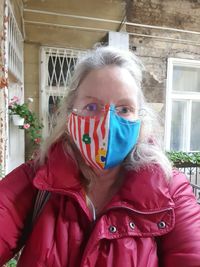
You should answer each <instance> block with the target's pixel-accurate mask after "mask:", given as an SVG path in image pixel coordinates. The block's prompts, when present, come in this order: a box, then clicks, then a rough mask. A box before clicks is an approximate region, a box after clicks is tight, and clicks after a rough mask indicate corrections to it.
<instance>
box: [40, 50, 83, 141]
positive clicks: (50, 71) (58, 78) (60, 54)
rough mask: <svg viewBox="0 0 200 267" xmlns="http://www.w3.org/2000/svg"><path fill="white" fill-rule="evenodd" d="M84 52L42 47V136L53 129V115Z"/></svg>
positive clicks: (45, 135)
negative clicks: (78, 59)
mask: <svg viewBox="0 0 200 267" xmlns="http://www.w3.org/2000/svg"><path fill="white" fill-rule="evenodd" d="M83 53H84V51H81V50H76V49H66V48H52V47H42V49H41V71H40V73H41V78H40V82H41V85H40V114H41V118H42V121H43V125H44V128H43V136H44V137H47V136H48V135H49V134H50V133H51V132H52V129H53V128H54V127H55V124H56V121H55V113H56V111H57V110H58V108H59V106H60V103H61V101H62V99H63V97H64V96H65V95H66V93H67V89H68V87H69V83H70V80H71V77H72V73H73V70H74V66H75V64H76V61H77V58H78V57H79V55H81V54H83Z"/></svg>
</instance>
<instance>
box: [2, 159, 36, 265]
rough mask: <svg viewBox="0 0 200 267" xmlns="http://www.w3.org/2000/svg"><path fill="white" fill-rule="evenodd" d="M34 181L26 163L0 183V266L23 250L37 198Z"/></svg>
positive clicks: (31, 169)
mask: <svg viewBox="0 0 200 267" xmlns="http://www.w3.org/2000/svg"><path fill="white" fill-rule="evenodd" d="M33 177H34V170H33V167H31V164H28V163H26V164H23V165H21V166H19V167H18V168H16V169H15V170H14V171H12V172H11V173H10V174H8V175H7V176H6V177H5V178H4V179H3V180H1V181H0V266H2V265H3V264H4V263H5V262H7V261H8V260H9V259H10V258H12V257H13V255H14V253H16V252H17V251H18V250H19V249H20V248H21V246H22V243H23V240H22V237H23V236H22V232H23V235H24V234H25V232H26V228H27V227H26V226H28V225H29V224H28V220H29V221H30V217H31V214H32V209H33V204H34V198H35V194H36V189H34V187H33V185H32V180H33Z"/></svg>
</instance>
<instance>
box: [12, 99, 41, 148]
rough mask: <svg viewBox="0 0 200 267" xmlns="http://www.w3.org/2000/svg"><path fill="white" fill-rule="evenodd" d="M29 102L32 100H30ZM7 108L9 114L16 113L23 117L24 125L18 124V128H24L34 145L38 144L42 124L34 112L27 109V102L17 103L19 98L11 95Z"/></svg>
mask: <svg viewBox="0 0 200 267" xmlns="http://www.w3.org/2000/svg"><path fill="white" fill-rule="evenodd" d="M29 99H31V98H29ZM29 102H32V100H31V101H29ZM8 108H9V114H10V115H12V114H17V115H19V116H20V117H21V118H24V125H23V126H19V128H20V129H24V130H25V131H26V132H27V134H28V136H29V138H30V140H31V141H32V142H33V144H34V145H36V144H39V143H40V142H41V141H42V133H41V130H42V128H43V125H42V123H41V122H40V121H39V118H38V117H37V115H36V113H35V112H33V111H31V110H30V109H29V106H28V104H27V103H23V104H19V99H18V98H17V97H13V98H12V99H11V102H10V103H9V107H8Z"/></svg>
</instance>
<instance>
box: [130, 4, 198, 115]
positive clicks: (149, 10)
mask: <svg viewBox="0 0 200 267" xmlns="http://www.w3.org/2000/svg"><path fill="white" fill-rule="evenodd" d="M199 14H200V1H199V0H187V1H186V0H183V1H179V0H174V1H171V0H166V1H162V0H138V1H137V0H135V1H134V0H132V1H131V0H130V1H127V19H128V21H129V22H132V23H134V25H129V26H127V31H128V32H131V34H130V47H131V48H132V49H133V50H134V51H135V53H136V54H137V55H138V56H140V58H141V59H142V62H143V63H144V65H145V68H146V71H145V72H144V84H143V89H144V93H145V96H146V98H147V100H148V101H149V102H151V103H165V93H166V78H167V59H168V58H169V57H175V58H184V59H195V60H200V41H199V40H200V32H199V33H197V32H198V31H199V30H200V28H199V25H200V16H199ZM136 24H140V26H139V25H136ZM141 24H142V25H141ZM148 25H151V26H159V27H160V28H156V27H154V28H150V27H148ZM167 28H172V29H167ZM178 30H184V31H178ZM192 31H195V32H196V33H195V32H192ZM164 110H165V107H164V105H162V110H161V111H163V112H164Z"/></svg>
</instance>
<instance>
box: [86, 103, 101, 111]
mask: <svg viewBox="0 0 200 267" xmlns="http://www.w3.org/2000/svg"><path fill="white" fill-rule="evenodd" d="M84 109H85V110H87V111H92V112H94V111H97V110H98V104H97V103H89V104H87V105H86V106H85V107H84Z"/></svg>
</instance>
